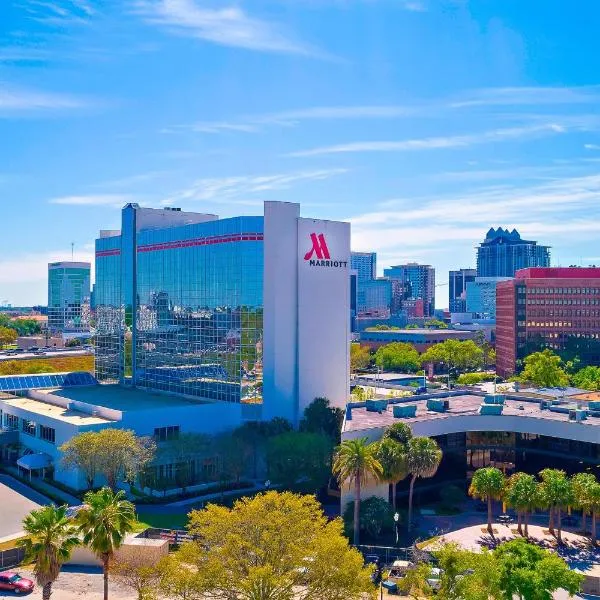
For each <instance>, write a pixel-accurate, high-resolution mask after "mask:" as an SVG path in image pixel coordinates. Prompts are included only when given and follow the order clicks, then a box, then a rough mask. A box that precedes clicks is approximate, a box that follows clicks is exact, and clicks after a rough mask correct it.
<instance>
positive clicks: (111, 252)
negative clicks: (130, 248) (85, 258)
mask: <svg viewBox="0 0 600 600" xmlns="http://www.w3.org/2000/svg"><path fill="white" fill-rule="evenodd" d="M119 254H121V251H120V250H116V249H115V250H98V251H97V252H96V258H97V257H99V256H119Z"/></svg>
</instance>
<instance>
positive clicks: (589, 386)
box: [572, 366, 600, 391]
mask: <svg viewBox="0 0 600 600" xmlns="http://www.w3.org/2000/svg"><path fill="white" fill-rule="evenodd" d="M572 381H573V385H575V386H576V387H578V388H582V389H584V390H592V391H597V390H600V367H592V366H589V367H584V368H583V369H580V370H579V371H577V373H575V375H573V377H572Z"/></svg>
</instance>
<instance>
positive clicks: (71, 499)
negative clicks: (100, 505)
mask: <svg viewBox="0 0 600 600" xmlns="http://www.w3.org/2000/svg"><path fill="white" fill-rule="evenodd" d="M3 468H4V470H5V471H6V472H7V473H9V474H10V475H17V476H19V470H18V469H17V468H15V467H9V466H4V467H3ZM17 481H18V483H19V484H20V485H22V486H25V487H28V488H29V489H31V490H32V491H33V492H37V493H38V494H39V493H42V494H43V493H44V492H46V493H48V494H51V495H52V496H56V497H58V498H60V499H61V500H62V501H63V502H64V503H65V504H68V505H69V506H79V505H80V504H81V500H80V499H79V498H76V497H75V496H72V495H71V494H68V493H67V492H63V491H62V490H59V489H58V488H56V487H54V486H53V485H52V484H50V483H48V482H46V481H44V480H42V479H34V480H33V481H34V482H35V486H36V488H39V490H40V491H38V490H37V489H36V488H34V487H32V486H29V485H28V484H27V483H26V482H25V481H21V480H20V479H18V480H17ZM50 503H51V502H50V501H48V502H46V504H50Z"/></svg>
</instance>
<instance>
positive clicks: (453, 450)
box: [342, 391, 600, 503]
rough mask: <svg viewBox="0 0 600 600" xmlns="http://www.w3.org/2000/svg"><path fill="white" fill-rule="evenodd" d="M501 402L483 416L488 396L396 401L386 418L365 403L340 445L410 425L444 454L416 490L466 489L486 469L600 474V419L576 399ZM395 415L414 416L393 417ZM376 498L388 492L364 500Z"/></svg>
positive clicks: (373, 491) (350, 414)
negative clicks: (585, 470)
mask: <svg viewBox="0 0 600 600" xmlns="http://www.w3.org/2000/svg"><path fill="white" fill-rule="evenodd" d="M501 398H502V401H503V403H502V404H501V405H494V410H489V411H488V410H486V409H484V408H482V405H486V406H488V407H489V406H490V404H487V403H486V400H485V394H483V393H481V394H479V393H465V392H458V391H457V392H445V393H442V394H430V395H426V396H414V397H409V398H402V399H390V400H389V401H388V404H387V407H385V409H383V410H381V412H379V411H378V410H369V409H368V407H367V403H357V404H355V405H349V406H348V408H347V410H346V418H345V419H344V424H343V428H342V441H345V440H351V439H356V438H366V439H367V440H368V441H369V442H375V441H377V440H379V439H381V437H382V436H383V434H384V432H385V430H386V429H387V428H388V427H389V426H390V425H392V424H393V423H398V422H402V423H406V424H407V425H409V426H410V428H411V430H412V432H413V435H414V436H425V437H432V438H434V439H436V441H437V442H438V444H439V445H440V447H441V448H442V450H443V453H444V456H443V459H442V463H441V465H440V468H439V469H438V473H437V474H436V475H435V476H434V478H433V479H419V480H418V482H417V484H416V488H415V489H416V490H419V489H421V490H425V489H426V488H428V487H432V486H433V487H436V486H437V487H438V488H439V485H441V484H448V483H450V482H452V483H456V484H457V485H460V482H463V484H466V482H467V481H468V479H469V478H470V476H471V475H472V473H473V472H474V470H475V469H477V468H480V467H487V466H496V467H498V468H500V469H502V470H503V471H504V472H505V473H506V474H507V475H510V474H511V473H513V472H516V471H526V472H530V473H537V472H538V471H540V470H541V469H543V468H545V467H554V468H562V469H565V470H566V471H567V472H571V473H573V472H579V471H581V470H583V468H584V467H585V466H589V467H593V468H597V467H598V465H599V464H600V411H595V410H585V409H584V410H580V409H579V407H578V402H577V401H576V400H574V398H567V399H565V400H558V399H554V400H551V399H549V400H545V401H543V402H542V401H541V400H540V399H539V398H530V397H524V396H520V395H518V394H509V395H507V396H506V397H501ZM431 400H433V402H429V405H428V401H431ZM488 400H489V397H488ZM440 401H441V402H440ZM445 401H447V405H446V406H445V407H444V406H443V405H444V403H445ZM440 404H441V405H442V406H441V407H440ZM434 405H436V406H437V409H433V406H434ZM399 407H404V408H400V409H399ZM409 407H414V408H409ZM375 408H377V409H379V410H380V409H381V407H380V406H377V407H375ZM394 409H396V412H397V413H402V412H403V413H404V414H406V415H410V413H413V412H414V415H412V416H405V417H402V418H399V417H395V416H394ZM488 412H496V413H500V414H486V413H488ZM583 413H585V414H583ZM407 486H408V480H404V481H402V482H400V484H398V493H399V494H402V493H403V492H406V489H407ZM372 495H378V496H382V497H384V498H386V499H387V497H388V486H387V484H383V485H373V484H371V485H368V486H366V487H365V489H364V490H363V492H362V497H363V498H367V497H369V496H372ZM351 499H352V491H351V490H343V493H342V503H345V502H347V501H349V500H351Z"/></svg>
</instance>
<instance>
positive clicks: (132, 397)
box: [40, 384, 208, 412]
mask: <svg viewBox="0 0 600 600" xmlns="http://www.w3.org/2000/svg"><path fill="white" fill-rule="evenodd" d="M40 391H41V392H42V393H44V394H52V395H53V396H60V397H61V398H65V399H67V400H75V401H76V402H85V403H86V404H93V405H96V406H103V407H104V408H110V409H113V410H120V411H124V412H126V411H131V410H155V409H161V408H169V407H171V408H172V407H174V406H189V405H192V404H207V403H208V401H202V400H195V399H194V400H192V399H189V398H184V397H182V396H177V395H172V394H166V393H165V394H160V393H157V392H150V391H146V390H143V389H139V388H130V387H125V386H121V385H118V384H100V385H90V386H81V387H70V388H59V389H53V390H40Z"/></svg>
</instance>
